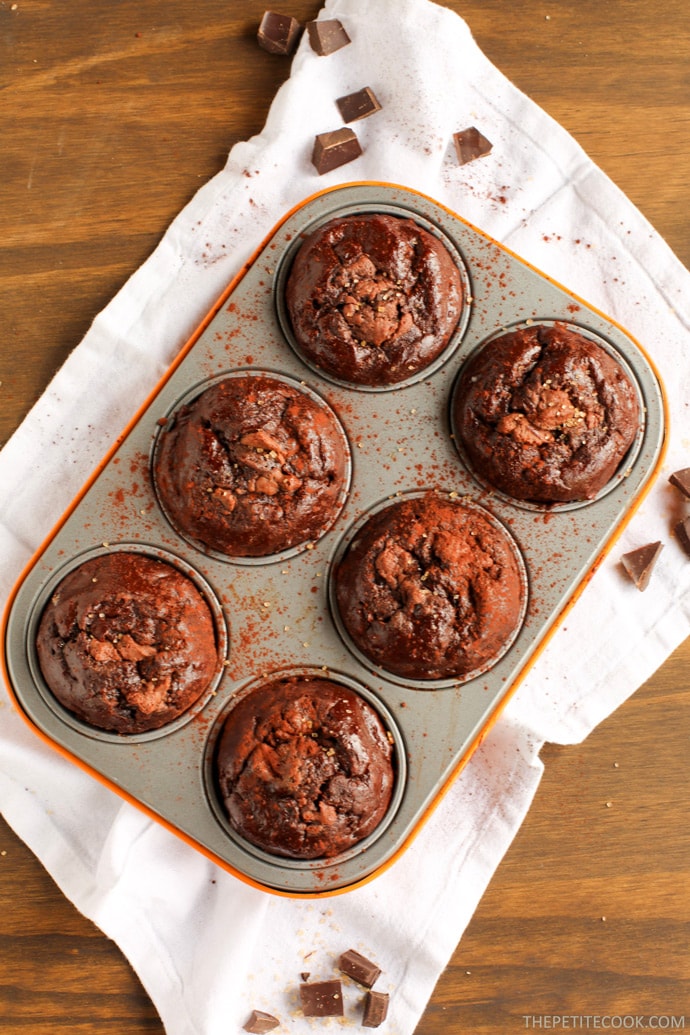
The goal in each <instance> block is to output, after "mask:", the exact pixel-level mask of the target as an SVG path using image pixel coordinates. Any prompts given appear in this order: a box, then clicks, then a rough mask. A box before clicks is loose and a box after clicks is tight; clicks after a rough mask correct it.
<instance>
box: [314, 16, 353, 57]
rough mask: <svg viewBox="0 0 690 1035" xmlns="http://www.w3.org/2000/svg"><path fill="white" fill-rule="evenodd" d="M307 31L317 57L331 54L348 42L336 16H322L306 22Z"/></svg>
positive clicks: (347, 37) (346, 35) (348, 38)
mask: <svg viewBox="0 0 690 1035" xmlns="http://www.w3.org/2000/svg"><path fill="white" fill-rule="evenodd" d="M307 32H308V34H309V42H310V43H311V46H312V50H315V51H316V53H317V54H318V55H319V57H325V56H326V55H327V54H333V53H334V52H335V51H336V50H340V48H341V47H345V46H347V44H348V43H349V42H350V37H349V36H348V34H347V33H346V32H345V29H344V28H343V24H342V22H340V21H338V19H337V18H322V19H320V20H317V21H312V22H307Z"/></svg>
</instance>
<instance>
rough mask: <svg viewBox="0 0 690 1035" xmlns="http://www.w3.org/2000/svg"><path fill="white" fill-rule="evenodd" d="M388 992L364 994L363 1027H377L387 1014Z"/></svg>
mask: <svg viewBox="0 0 690 1035" xmlns="http://www.w3.org/2000/svg"><path fill="white" fill-rule="evenodd" d="M389 999H390V996H389V995H388V992H372V991H369V992H367V994H366V998H365V1000H364V1015H363V1017H362V1027H363V1028H378V1026H379V1024H383V1022H384V1021H385V1019H386V1017H387V1016H388V1002H389Z"/></svg>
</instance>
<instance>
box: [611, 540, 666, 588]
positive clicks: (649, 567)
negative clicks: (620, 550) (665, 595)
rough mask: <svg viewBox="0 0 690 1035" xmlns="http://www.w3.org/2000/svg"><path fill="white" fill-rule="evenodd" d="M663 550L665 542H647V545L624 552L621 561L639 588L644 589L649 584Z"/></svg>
mask: <svg viewBox="0 0 690 1035" xmlns="http://www.w3.org/2000/svg"><path fill="white" fill-rule="evenodd" d="M662 550H663V544H662V543H660V542H656V543H647V545H646V546H640V547H638V548H637V550H631V551H630V552H629V553H626V554H623V556H622V558H621V563H622V565H623V567H624V568H625V570H626V571H627V573H628V575H629V576H630V578H631V579H632V580H633V582H634V583H635V585H636V586H637V588H638V589H639V590H644V589H646V588H647V586H648V585H649V580H650V578H651V575H652V571H653V569H654V565H655V564H656V562H657V559H658V557H659V554H660V553H661V551H662Z"/></svg>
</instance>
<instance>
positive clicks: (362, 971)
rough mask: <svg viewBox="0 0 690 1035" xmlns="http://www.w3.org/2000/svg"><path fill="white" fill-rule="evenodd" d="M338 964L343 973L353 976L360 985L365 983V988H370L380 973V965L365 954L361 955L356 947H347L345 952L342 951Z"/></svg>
mask: <svg viewBox="0 0 690 1035" xmlns="http://www.w3.org/2000/svg"><path fill="white" fill-rule="evenodd" d="M338 966H339V967H340V969H341V970H342V972H343V973H344V974H347V975H348V977H351V978H354V979H355V981H358V982H359V983H360V985H366V987H367V988H371V986H372V985H373V984H374V982H375V981H376V979H377V977H378V976H379V974H380V973H381V968H380V967H377V966H376V964H375V963H372V961H371V960H368V959H367V958H366V956H362V955H361V954H360V953H359V952H357V950H356V949H348V950H347V952H344V953H343V954H342V956H341V957H340V960H339V962H338Z"/></svg>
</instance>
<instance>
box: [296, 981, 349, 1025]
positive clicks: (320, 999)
mask: <svg viewBox="0 0 690 1035" xmlns="http://www.w3.org/2000/svg"><path fill="white" fill-rule="evenodd" d="M299 997H300V1001H301V1003H302V1012H303V1013H304V1016H305V1017H342V1016H343V990H342V985H341V983H340V981H339V980H338V979H337V978H335V979H334V980H333V981H311V982H310V983H309V984H305V985H300V986H299Z"/></svg>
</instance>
